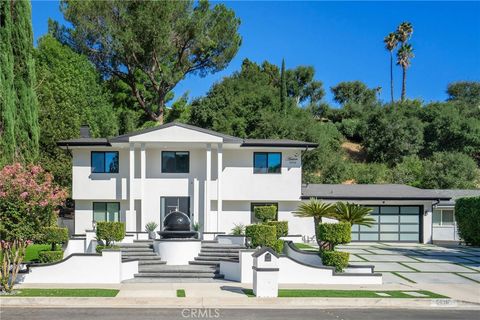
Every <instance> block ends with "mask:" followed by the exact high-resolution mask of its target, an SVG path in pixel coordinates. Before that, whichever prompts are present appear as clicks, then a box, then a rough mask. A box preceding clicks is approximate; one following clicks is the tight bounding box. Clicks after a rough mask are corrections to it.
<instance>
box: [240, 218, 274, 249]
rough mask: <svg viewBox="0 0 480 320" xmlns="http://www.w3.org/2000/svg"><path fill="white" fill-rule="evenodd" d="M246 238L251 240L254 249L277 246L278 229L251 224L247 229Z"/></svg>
mask: <svg viewBox="0 0 480 320" xmlns="http://www.w3.org/2000/svg"><path fill="white" fill-rule="evenodd" d="M245 236H247V237H248V238H250V241H251V244H252V247H254V248H256V247H259V246H260V247H270V248H275V247H276V246H277V228H276V227H275V226H268V225H265V224H251V225H249V226H247V227H246V228H245Z"/></svg>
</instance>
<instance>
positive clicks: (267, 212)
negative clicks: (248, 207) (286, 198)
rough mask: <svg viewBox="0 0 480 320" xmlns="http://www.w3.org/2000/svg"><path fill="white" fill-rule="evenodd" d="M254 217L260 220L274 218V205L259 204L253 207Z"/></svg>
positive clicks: (275, 214)
mask: <svg viewBox="0 0 480 320" xmlns="http://www.w3.org/2000/svg"><path fill="white" fill-rule="evenodd" d="M253 212H254V214H255V218H257V219H258V220H260V221H262V222H267V221H272V220H275V218H276V216H277V207H276V206H260V207H255V208H254V209H253Z"/></svg>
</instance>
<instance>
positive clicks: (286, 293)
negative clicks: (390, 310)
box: [243, 289, 448, 298]
mask: <svg viewBox="0 0 480 320" xmlns="http://www.w3.org/2000/svg"><path fill="white" fill-rule="evenodd" d="M243 292H244V293H245V294H246V295H247V296H249V297H254V294H253V290H251V289H243ZM375 292H378V293H386V294H388V295H389V296H388V297H382V296H380V295H377V294H376V293H375ZM403 292H416V293H421V294H424V295H426V297H421V298H448V297H446V296H442V295H440V294H436V293H433V292H430V291H423V290H418V291H400V290H389V291H369V290H301V289H280V290H278V296H279V297H282V298H417V297H414V296H411V295H407V294H405V293H403Z"/></svg>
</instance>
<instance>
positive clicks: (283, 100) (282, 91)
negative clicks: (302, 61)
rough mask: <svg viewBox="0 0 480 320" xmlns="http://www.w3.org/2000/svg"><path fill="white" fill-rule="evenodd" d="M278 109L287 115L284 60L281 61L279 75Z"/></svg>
mask: <svg viewBox="0 0 480 320" xmlns="http://www.w3.org/2000/svg"><path fill="white" fill-rule="evenodd" d="M280 107H281V110H282V111H283V112H284V113H285V114H286V113H287V79H286V78H285V59H282V71H281V73H280Z"/></svg>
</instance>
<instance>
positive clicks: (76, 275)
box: [17, 250, 138, 284]
mask: <svg viewBox="0 0 480 320" xmlns="http://www.w3.org/2000/svg"><path fill="white" fill-rule="evenodd" d="M135 273H138V261H136V260H132V261H127V262H122V253H121V252H120V251H118V250H103V251H102V253H101V254H100V253H73V254H71V255H69V256H68V257H66V258H65V259H63V260H61V261H58V262H54V263H47V264H37V265H28V267H27V273H23V274H19V275H18V277H17V281H18V282H19V283H52V284H55V283H83V284H96V283H120V282H121V281H123V280H126V279H131V278H133V276H134V274H135Z"/></svg>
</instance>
